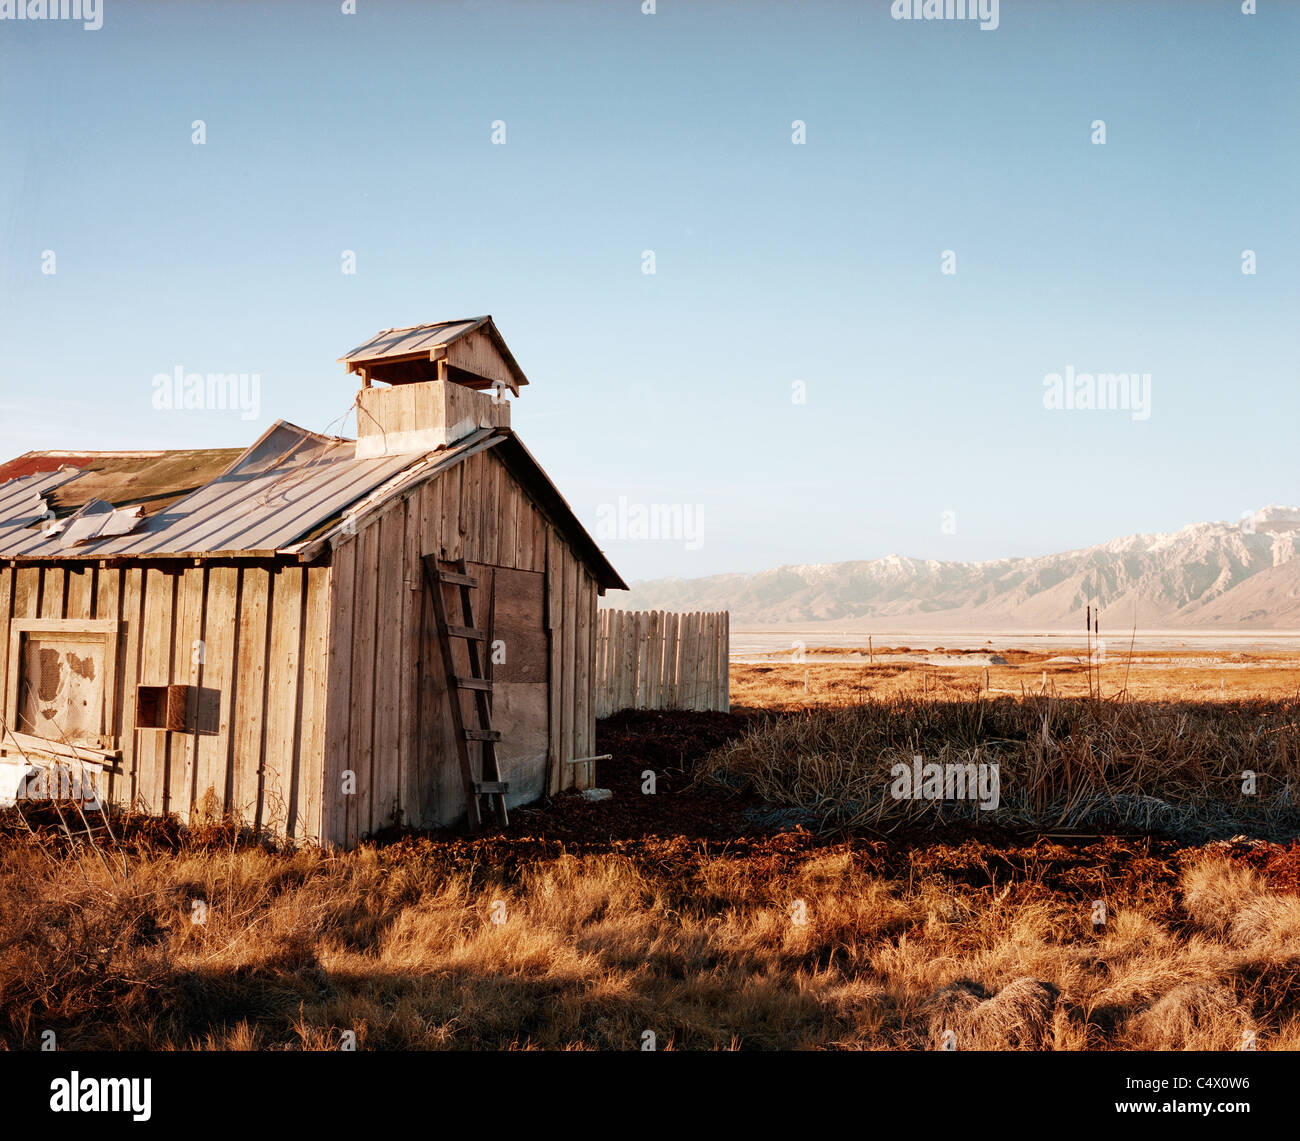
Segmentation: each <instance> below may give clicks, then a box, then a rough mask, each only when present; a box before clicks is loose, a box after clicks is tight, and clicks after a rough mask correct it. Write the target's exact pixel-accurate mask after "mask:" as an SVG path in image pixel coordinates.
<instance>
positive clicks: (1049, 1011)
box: [928, 978, 1060, 1050]
mask: <svg viewBox="0 0 1300 1141" xmlns="http://www.w3.org/2000/svg"><path fill="white" fill-rule="evenodd" d="M1059 996H1060V991H1059V990H1058V989H1057V988H1056V987H1055V986H1053V985H1052V984H1051V983H1048V982H1043V981H1042V980H1041V979H1033V978H1020V979H1016V980H1015V981H1014V982H1010V983H1008V984H1007V985H1006V986H1005V987H1003V988H1002V990H1000V991H999V992H998V993H997V994H995V995H993V996H992V997H988V992H987V991H985V989H984V988H983V987H982V986H980V984H979V983H976V982H972V981H971V980H970V979H961V980H959V981H957V982H955V983H950V984H949V985H948V986H946V987H942V988H941V989H940V990H938V991H937V992H936V993H935V994H934V995H933V996H932V997H931V999H930V1002H929V1004H928V1011H929V1037H930V1045H931V1048H932V1049H936V1050H937V1049H941V1048H943V1045H944V1039H945V1036H946V1033H947V1032H951V1033H952V1034H953V1035H954V1036H955V1039H956V1047H957V1049H959V1050H1041V1049H1043V1048H1044V1047H1045V1046H1046V1045H1047V1044H1048V1040H1049V1038H1050V1037H1051V1029H1052V1016H1053V1013H1054V1011H1055V1009H1056V1001H1057V998H1058V997H1059Z"/></svg>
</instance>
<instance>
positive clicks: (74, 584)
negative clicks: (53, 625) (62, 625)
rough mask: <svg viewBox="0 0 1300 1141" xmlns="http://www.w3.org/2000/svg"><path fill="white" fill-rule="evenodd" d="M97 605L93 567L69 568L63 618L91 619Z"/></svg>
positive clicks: (65, 587) (65, 586)
mask: <svg viewBox="0 0 1300 1141" xmlns="http://www.w3.org/2000/svg"><path fill="white" fill-rule="evenodd" d="M94 605H95V571H94V568H93V567H89V566H76V567H69V568H68V573H67V578H66V580H65V585H64V605H63V616H64V617H65V618H90V617H91V611H92V610H93V609H94Z"/></svg>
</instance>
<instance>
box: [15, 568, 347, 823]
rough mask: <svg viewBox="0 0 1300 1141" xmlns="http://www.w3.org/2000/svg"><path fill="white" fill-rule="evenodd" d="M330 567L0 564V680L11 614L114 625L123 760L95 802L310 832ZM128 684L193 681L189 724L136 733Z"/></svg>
mask: <svg viewBox="0 0 1300 1141" xmlns="http://www.w3.org/2000/svg"><path fill="white" fill-rule="evenodd" d="M330 574H331V571H330V568H329V567H327V566H314V567H302V566H298V565H296V564H294V565H279V564H271V563H247V564H235V563H229V564H226V563H222V564H217V563H213V564H211V565H204V566H195V565H194V564H193V563H192V562H191V563H188V564H181V563H174V562H168V563H162V562H158V563H154V562H141V563H135V564H127V565H123V566H99V565H98V564H97V563H87V564H73V563H67V562H64V563H60V564H58V565H31V566H26V565H21V564H20V565H18V566H16V567H15V566H8V565H0V679H3V678H6V677H7V671H8V669H9V668H10V665H11V663H9V662H8V661H7V658H8V653H9V624H10V621H11V620H12V619H14V618H55V619H70V620H75V619H101V620H104V619H107V620H111V621H113V622H116V623H119V627H118V660H117V670H116V682H115V685H114V692H113V694H112V695H111V699H110V702H111V703H110V705H109V711H110V717H111V718H112V719H113V721H114V722H115V724H114V731H115V735H116V738H117V741H116V747H118V748H120V749H121V751H122V756H121V760H120V761H119V762H118V764H117V766H116V771H114V772H111V773H109V774H107V783H108V788H107V794H106V797H107V799H109V800H110V801H112V802H114V803H117V804H123V805H127V804H135V805H137V806H139V807H140V808H143V809H145V810H147V811H151V812H175V813H177V814H178V815H179V816H181V817H182V818H183V819H189V818H190V816H191V813H192V812H193V810H194V809H195V808H212V809H215V810H217V811H229V812H232V813H233V814H235V815H236V816H238V817H239V818H240V819H241V820H243V821H245V822H246V823H248V824H250V825H252V826H253V827H256V828H267V829H271V830H274V831H276V832H278V833H281V834H287V835H290V836H293V837H295V838H301V839H318V838H319V837H320V819H321V795H322V784H321V757H322V754H323V750H324V737H325V734H324V728H325V716H324V715H325V683H326V649H327V635H328V632H327V628H326V622H327V619H328V604H329V581H330ZM138 685H159V686H162V685H187V686H191V687H193V689H192V691H191V695H190V701H191V704H190V709H189V710H188V714H189V720H190V722H191V723H192V724H193V725H194V728H193V729H192V730H187V731H185V732H168V731H166V730H159V729H143V728H141V729H137V728H136V725H135V716H136V687H137V686H138ZM100 791H101V793H104V791H105V790H103V789H101V790H100Z"/></svg>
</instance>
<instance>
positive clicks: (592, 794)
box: [582, 788, 614, 800]
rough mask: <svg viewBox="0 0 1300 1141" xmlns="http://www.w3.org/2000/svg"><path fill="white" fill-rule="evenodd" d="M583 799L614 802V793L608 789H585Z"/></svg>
mask: <svg viewBox="0 0 1300 1141" xmlns="http://www.w3.org/2000/svg"><path fill="white" fill-rule="evenodd" d="M582 797H583V799H584V800H612V799H613V798H614V793H613V792H612V791H611V790H609V789H607V788H584V789H583V790H582Z"/></svg>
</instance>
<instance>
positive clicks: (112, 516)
mask: <svg viewBox="0 0 1300 1141" xmlns="http://www.w3.org/2000/svg"><path fill="white" fill-rule="evenodd" d="M486 448H500V454H501V457H502V461H503V462H504V463H505V464H506V466H507V467H508V468H509V469H510V470H511V472H512V473H513V474H514V475H515V477H516V478H517V479H519V481H520V483H521V484H523V486H524V487H525V488H526V489H527V490H528V492H529V494H531V495H532V496H533V497H534V499H535V501H536V502H537V503H538V504H539V505H540V507H541V509H542V511H543V513H544V514H545V515H546V516H547V518H549V519H550V520H551V522H552V524H553V525H554V526H556V527H557V528H558V529H559V530H560V533H561V534H563V535H564V536H565V538H566V540H567V541H568V542H569V543H570V544H571V545H572V546H573V548H574V550H575V551H576V552H577V553H578V555H579V557H581V558H582V559H583V560H584V561H585V562H586V563H587V565H588V566H589V567H591V569H592V571H593V572H594V574H595V575H596V578H597V581H598V582H600V583H601V585H602V586H605V587H612V588H615V589H620V590H626V589H627V587H626V585H625V584H624V582H623V580H622V579H621V578H620V577H619V576H618V572H617V571H615V570H614V568H613V567H612V566H611V565H610V564H609V562H608V560H606V559H605V557H604V555H603V553H602V552H601V550H600V548H599V547H597V546H596V544H595V542H594V540H593V539H592V538H591V536H590V535H588V534H587V532H586V530H585V529H584V528H583V526H582V523H581V522H580V521H579V520H578V518H577V516H575V515H574V514H573V511H572V510H571V509H570V507H569V505H568V504H567V503H566V502H565V501H564V498H563V497H562V496H561V495H560V493H559V491H558V490H557V489H556V487H555V485H554V484H553V483H551V481H550V479H549V478H548V477H547V475H546V473H545V472H544V471H543V470H542V468H541V466H540V465H539V464H538V463H537V461H536V460H535V459H533V457H532V456H531V455H530V454H529V453H528V450H527V449H526V448H525V447H524V446H523V444H522V443H521V442H520V441H519V439H518V437H517V436H515V434H514V433H513V432H511V431H510V430H509V429H508V428H480V429H479V430H478V431H476V432H472V433H470V434H469V435H468V436H466V437H465V438H464V439H462V440H459V441H457V442H456V443H455V444H453V445H451V446H450V447H447V448H440V449H438V450H437V451H433V452H427V453H426V452H417V453H413V454H406V455H396V456H381V457H377V458H374V459H360V460H359V459H357V457H356V441H355V440H341V439H338V438H337V437H333V436H319V435H316V434H315V433H314V432H308V431H306V430H305V429H303V428H298V427H296V426H295V425H293V424H289V423H286V422H285V421H283V420H281V421H280V422H279V423H277V424H276V425H275V426H274V427H272V428H271V429H270V430H269V431H268V432H267V433H266V434H265V435H264V436H263V437H262V438H261V439H260V440H258V441H257V443H255V444H254V445H253V446H252V447H251V448H249V449H248V450H247V451H246V452H244V453H242V454H241V455H239V456H238V458H237V459H236V461H235V462H234V463H233V464H230V465H228V467H227V468H226V469H225V470H223V471H222V472H221V474H219V475H217V476H215V478H212V479H210V480H209V481H208V482H206V483H205V484H204V485H203V486H202V487H199V488H198V489H197V490H195V491H192V492H190V493H189V494H186V495H184V496H182V497H181V498H179V499H176V500H175V501H174V502H171V501H169V502H168V505H167V506H166V507H164V508H163V509H162V510H161V511H158V512H157V513H155V514H153V515H146V514H143V511H138V510H136V507H137V503H136V501H135V500H133V499H126V500H122V499H120V498H119V497H117V496H114V495H113V494H110V493H105V492H104V488H105V486H106V481H105V477H104V473H103V472H97V471H83V470H82V469H80V468H75V467H68V468H63V469H61V470H58V471H53V472H38V473H35V474H32V475H27V476H23V477H21V478H18V479H11V480H9V481H8V482H5V483H0V559H15V560H33V561H34V560H42V559H67V560H76V561H81V560H85V559H92V558H93V559H102V558H132V559H136V558H203V557H209V558H211V557H219V556H225V557H238V556H242V557H245V558H250V557H271V556H282V557H296V558H298V559H300V560H302V561H306V562H309V561H313V560H314V559H316V558H317V557H319V556H320V555H322V554H324V553H325V552H326V550H327V549H328V548H329V547H330V546H331V545H332V544H333V543H334V542H336V541H339V540H340V539H343V538H345V537H346V536H347V535H348V533H349V530H350V528H349V527H348V525H347V522H346V521H347V520H348V519H349V518H350V519H352V520H354V521H355V522H356V525H357V526H358V527H360V526H364V525H365V523H366V522H367V521H368V520H369V519H370V518H372V517H373V516H374V515H375V514H376V513H378V512H380V511H382V510H383V509H384V507H385V505H386V504H387V503H388V502H389V501H390V500H391V499H392V497H393V496H395V495H399V494H401V493H402V492H404V491H406V490H408V489H410V488H412V487H414V486H416V485H417V484H418V483H420V482H421V481H423V480H425V479H429V478H432V477H433V476H435V475H437V474H438V473H439V472H442V471H445V470H446V469H448V468H450V467H454V466H455V465H456V464H458V463H460V462H461V461H462V460H464V459H465V458H467V457H468V456H471V455H473V454H474V453H475V452H478V451H482V450H484V449H486ZM178 454H181V453H171V452H163V453H160V454H159V456H158V459H157V461H156V462H157V463H158V464H159V465H161V466H162V467H163V469H164V470H173V469H172V468H169V467H168V463H169V457H173V456H175V455H178ZM186 454H189V453H186ZM173 467H174V465H173ZM178 470H181V471H189V470H190V468H189V467H188V466H186V465H185V464H182V465H181V466H180V468H179V469H178ZM83 480H87V481H93V486H94V487H95V488H96V489H97V490H99V491H100V492H101V494H99V495H96V496H94V497H90V496H87V495H85V494H82V493H76V490H75V489H76V488H77V486H78V484H80V483H81V482H82V481H83ZM126 487H127V489H128V490H134V491H138V490H139V486H138V484H137V483H136V482H134V481H128V484H127V485H126ZM121 490H122V489H121V488H119V491H121ZM59 501H63V502H65V503H75V504H76V505H77V507H78V510H77V511H75V512H73V513H71V514H69V513H68V510H67V509H66V508H64V509H63V510H62V512H60V511H58V510H57V509H56V506H55V505H56V504H57V503H58V502H59ZM113 509H117V510H113ZM136 516H140V517H139V518H138V519H137V518H136Z"/></svg>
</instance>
